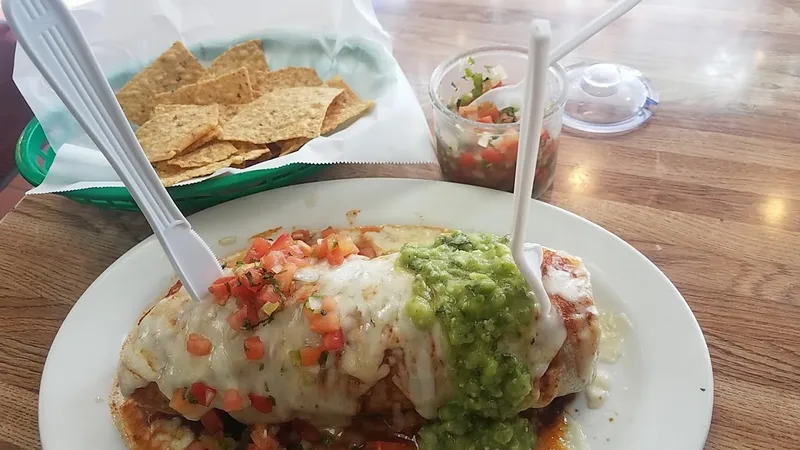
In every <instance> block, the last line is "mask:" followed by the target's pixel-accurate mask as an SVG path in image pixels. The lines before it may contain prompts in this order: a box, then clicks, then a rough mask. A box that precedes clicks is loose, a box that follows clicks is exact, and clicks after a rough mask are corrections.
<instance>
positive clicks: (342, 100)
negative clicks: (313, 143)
mask: <svg viewBox="0 0 800 450" xmlns="http://www.w3.org/2000/svg"><path fill="white" fill-rule="evenodd" d="M325 85H326V86H330V87H334V88H339V89H344V92H343V93H342V95H340V96H338V97H336V98H335V99H334V100H333V103H331V106H330V107H328V111H327V113H325V120H323V122H322V134H327V133H329V132H331V131H333V130H335V129H336V128H338V127H339V126H340V125H342V124H344V123H347V122H350V121H352V120H354V119H357V118H358V117H360V116H361V115H362V114H364V113H366V112H367V111H369V109H370V108H372V106H373V105H374V104H375V102H372V101H368V102H363V101H361V100H360V99H359V98H358V96H357V95H356V94H355V92H353V90H352V89H350V86H348V85H347V83H345V82H344V80H342V78H341V77H339V76H336V77H333V78H331V79H330V80H328V81H326V82H325Z"/></svg>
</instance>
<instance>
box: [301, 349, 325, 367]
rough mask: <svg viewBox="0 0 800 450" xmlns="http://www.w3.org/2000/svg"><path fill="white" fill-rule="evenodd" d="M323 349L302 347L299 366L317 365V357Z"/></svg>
mask: <svg viewBox="0 0 800 450" xmlns="http://www.w3.org/2000/svg"><path fill="white" fill-rule="evenodd" d="M324 350H325V349H324V348H322V347H303V348H301V349H300V364H301V365H303V366H315V365H318V364H319V357H320V355H322V352H323V351H324Z"/></svg>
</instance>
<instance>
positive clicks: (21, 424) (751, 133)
mask: <svg viewBox="0 0 800 450" xmlns="http://www.w3.org/2000/svg"><path fill="white" fill-rule="evenodd" d="M610 4H611V2H610V1H605V0H569V1H551V2H534V1H530V0H524V1H523V0H492V1H486V0H376V1H375V8H376V10H377V12H378V17H379V19H380V20H381V22H382V24H383V25H384V27H385V28H386V29H387V30H388V31H389V32H390V33H391V34H392V36H393V39H394V50H395V55H396V57H397V59H398V60H399V61H400V64H401V66H402V67H403V69H404V70H405V72H406V74H407V75H408V77H409V79H410V80H411V83H412V84H413V86H414V87H415V89H416V91H417V94H418V97H419V100H420V102H421V103H422V105H423V108H424V109H425V110H426V113H427V114H428V115H429V116H430V104H429V102H428V100H427V82H428V79H429V76H430V74H431V72H432V70H433V69H434V67H435V66H436V65H437V64H438V63H439V62H441V61H442V60H443V59H444V58H446V57H448V56H450V55H452V54H455V53H456V52H458V51H460V50H464V49H467V48H470V47H474V46H478V45H483V44H487V43H514V44H521V43H523V41H524V37H523V36H524V35H523V33H524V30H525V28H526V24H527V23H528V21H529V20H530V18H531V17H533V15H538V16H541V17H545V18H548V19H550V20H551V22H552V25H553V30H554V40H555V42H558V41H559V40H560V39H563V38H565V37H566V36H568V35H569V33H570V32H573V31H575V30H577V29H578V28H579V27H580V26H581V25H582V24H584V23H585V22H586V21H588V20H589V19H590V18H591V17H592V16H593V15H595V14H597V13H599V12H600V11H601V10H602V9H603V8H604V7H606V6H608V5H610ZM534 5H536V6H534ZM798 50H800V4H798V3H797V2H796V1H790V0H703V1H699V0H645V1H644V2H643V3H642V4H641V5H640V6H638V7H637V8H636V9H635V10H634V11H633V12H632V13H630V14H629V15H628V16H626V17H624V18H623V19H621V20H620V21H619V22H618V23H616V24H614V25H613V26H611V27H610V28H609V29H608V30H605V31H604V32H603V33H602V34H601V35H599V36H597V37H596V38H595V39H593V40H592V41H591V42H589V43H587V44H586V45H584V46H583V47H581V48H580V49H579V50H578V51H577V52H576V54H574V55H571V56H570V57H568V60H567V62H574V61H579V60H593V61H611V62H618V63H624V64H627V65H630V66H633V67H636V68H638V69H640V70H642V71H643V72H644V73H645V74H646V75H647V76H648V77H649V78H650V79H651V80H652V82H653V84H654V85H655V86H656V88H657V89H658V90H659V91H660V94H661V104H660V105H659V109H658V110H657V112H656V115H655V116H654V117H653V119H652V121H651V123H649V124H648V125H647V126H645V127H644V128H642V129H641V130H638V131H636V132H634V133H631V134H628V135H625V136H618V137H606V138H585V137H575V136H565V137H564V138H563V141H562V143H561V147H560V156H559V162H558V170H557V175H556V181H555V184H554V186H553V188H552V189H551V190H550V191H549V192H548V193H547V194H545V196H544V198H543V199H544V200H545V201H548V202H551V203H553V204H555V205H558V206H560V207H562V208H565V209H567V210H570V211H573V212H575V213H577V214H579V215H582V216H584V217H586V218H588V219H590V220H592V221H594V222H596V223H598V224H600V225H601V226H603V227H605V228H606V229H608V230H610V231H611V232H613V233H615V234H617V235H619V236H621V237H622V238H623V239H625V240H626V241H628V242H629V243H631V244H632V245H633V246H635V247H636V248H637V249H639V250H640V251H641V252H642V253H644V254H645V255H646V256H647V257H649V258H650V259H651V260H653V261H654V262H655V263H656V265H658V267H659V268H661V269H662V270H663V271H664V272H665V273H666V274H667V276H669V278H670V279H671V280H672V281H673V282H674V283H675V285H676V286H677V287H678V289H679V290H680V291H681V293H682V294H683V295H684V297H685V298H686V300H687V301H688V303H689V305H690V307H691V308H692V310H693V311H694V313H695V315H696V316H697V319H698V321H699V322H700V325H701V327H702V329H703V332H704V333H705V337H706V339H707V341H708V346H709V349H710V352H711V357H712V362H713V366H714V378H715V404H714V415H713V422H712V427H711V432H710V435H709V439H708V444H707V446H706V448H708V449H798V448H800V425H799V424H800V330H798V324H800V297H799V296H798V294H797V289H798V285H797V283H798V280H799V279H800V255H798V249H800V157H798V155H800V128H798V127H797V123H798V118H800V51H798ZM0 126H1V125H0ZM359 176H394V177H414V178H434V179H435V178H438V177H439V176H440V175H439V172H438V168H437V167H436V166H381V165H377V166H349V165H346V166H339V167H335V168H331V169H328V170H326V171H325V172H323V173H322V174H321V175H320V176H319V177H318V178H319V179H332V178H346V177H359ZM149 234H150V231H149V229H148V227H147V225H146V223H145V221H144V220H143V219H142V218H141V217H140V216H139V215H137V214H132V213H115V212H110V211H105V210H100V209H97V208H94V207H91V206H83V205H78V204H75V203H72V202H70V201H68V200H66V199H63V198H61V197H57V196H41V197H29V198H27V199H25V200H23V201H22V202H21V203H20V204H19V205H18V206H17V208H16V209H15V210H14V211H13V212H12V213H11V214H10V215H8V216H7V217H6V218H5V219H3V221H2V222H1V223H0V274H2V279H1V280H2V283H0V408H2V409H0V449H18V448H25V449H27V448H37V447H39V446H40V444H39V439H38V427H37V418H36V411H37V391H38V387H39V382H40V376H41V373H42V368H43V365H44V361H45V358H46V356H47V351H48V348H49V346H50V344H51V342H52V340H53V337H54V336H55V334H56V332H57V330H58V327H59V325H60V324H61V321H62V320H63V319H64V317H65V315H66V314H67V312H68V311H69V309H70V307H71V306H72V305H73V304H74V302H75V300H76V299H77V298H78V297H79V296H80V295H81V293H82V292H83V291H84V290H85V289H86V288H87V287H88V286H89V284H90V283H91V282H92V281H93V280H94V279H95V277H97V276H98V275H99V274H100V273H101V272H102V271H103V270H104V269H105V268H106V267H107V266H108V265H109V264H110V263H111V262H113V261H114V260H115V259H116V258H118V257H119V256H120V255H122V253H124V252H125V251H127V250H128V249H129V248H130V247H132V246H133V245H134V244H136V243H137V242H139V241H141V240H142V239H143V238H145V237H146V236H148V235H149ZM664 338H665V339H668V338H669V337H668V336H664ZM675 432H676V433H680V432H681V431H680V430H675ZM676 450H681V449H676Z"/></svg>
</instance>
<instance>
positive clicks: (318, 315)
mask: <svg viewBox="0 0 800 450" xmlns="http://www.w3.org/2000/svg"><path fill="white" fill-rule="evenodd" d="M303 311H304V312H305V315H306V318H307V319H308V325H309V328H311V331H314V332H315V333H319V334H324V333H331V332H334V331H336V330H339V329H340V328H341V327H340V325H339V316H338V315H336V300H334V299H333V297H325V298H323V299H322V308H321V310H320V311H316V312H315V311H312V310H311V309H310V308H303Z"/></svg>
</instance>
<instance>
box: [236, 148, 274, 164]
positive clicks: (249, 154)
mask: <svg viewBox="0 0 800 450" xmlns="http://www.w3.org/2000/svg"><path fill="white" fill-rule="evenodd" d="M269 152H270V151H269V149H268V148H267V147H266V146H263V147H256V148H252V149H249V150H247V151H240V152H239V153H238V154H237V156H239V157H240V158H241V162H237V164H240V163H243V162H247V161H252V160H254V159H257V158H260V157H261V156H262V155H265V154H267V153H269Z"/></svg>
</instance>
